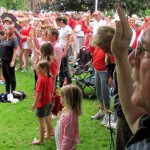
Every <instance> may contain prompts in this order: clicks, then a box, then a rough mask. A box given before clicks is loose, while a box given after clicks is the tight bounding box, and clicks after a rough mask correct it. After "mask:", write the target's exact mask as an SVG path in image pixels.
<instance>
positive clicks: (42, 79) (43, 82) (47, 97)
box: [36, 75, 53, 108]
mask: <svg viewBox="0 0 150 150" xmlns="http://www.w3.org/2000/svg"><path fill="white" fill-rule="evenodd" d="M52 87H53V83H52V78H51V77H48V76H44V75H39V76H38V80H37V83H36V92H37V93H41V98H40V100H39V102H38V103H37V108H40V107H43V106H45V105H47V104H48V103H49V102H51V93H52Z"/></svg>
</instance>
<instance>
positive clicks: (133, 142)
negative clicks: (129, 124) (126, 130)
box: [126, 115, 150, 150]
mask: <svg viewBox="0 0 150 150" xmlns="http://www.w3.org/2000/svg"><path fill="white" fill-rule="evenodd" d="M126 150H150V116H148V115H143V116H142V118H141V120H140V122H139V128H138V130H137V132H136V133H135V134H134V135H133V137H132V138H131V139H130V141H129V142H128V144H127V146H126Z"/></svg>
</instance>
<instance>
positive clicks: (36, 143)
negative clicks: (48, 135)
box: [32, 139, 43, 145]
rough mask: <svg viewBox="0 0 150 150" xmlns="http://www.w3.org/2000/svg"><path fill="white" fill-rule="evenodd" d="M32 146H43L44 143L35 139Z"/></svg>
mask: <svg viewBox="0 0 150 150" xmlns="http://www.w3.org/2000/svg"><path fill="white" fill-rule="evenodd" d="M32 144H33V145H42V144H43V142H42V141H41V140H37V139H34V140H33V141H32Z"/></svg>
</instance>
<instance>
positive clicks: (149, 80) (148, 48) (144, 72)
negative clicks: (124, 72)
mask: <svg viewBox="0 0 150 150" xmlns="http://www.w3.org/2000/svg"><path fill="white" fill-rule="evenodd" d="M129 62H130V64H131V65H132V66H133V73H132V77H133V78H134V80H135V82H134V84H133V89H134V93H133V95H132V102H133V103H134V104H135V105H136V106H139V107H141V108H143V110H144V111H145V112H146V113H147V114H150V28H148V29H147V30H146V31H145V32H144V34H143V36H142V39H141V43H138V47H137V48H136V49H135V50H134V51H133V52H132V53H131V54H130V55H129Z"/></svg>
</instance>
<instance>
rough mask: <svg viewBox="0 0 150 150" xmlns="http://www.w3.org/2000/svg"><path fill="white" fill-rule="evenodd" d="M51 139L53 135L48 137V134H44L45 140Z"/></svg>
mask: <svg viewBox="0 0 150 150" xmlns="http://www.w3.org/2000/svg"><path fill="white" fill-rule="evenodd" d="M50 138H51V135H48V134H47V132H45V134H44V139H46V140H49V139H50Z"/></svg>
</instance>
